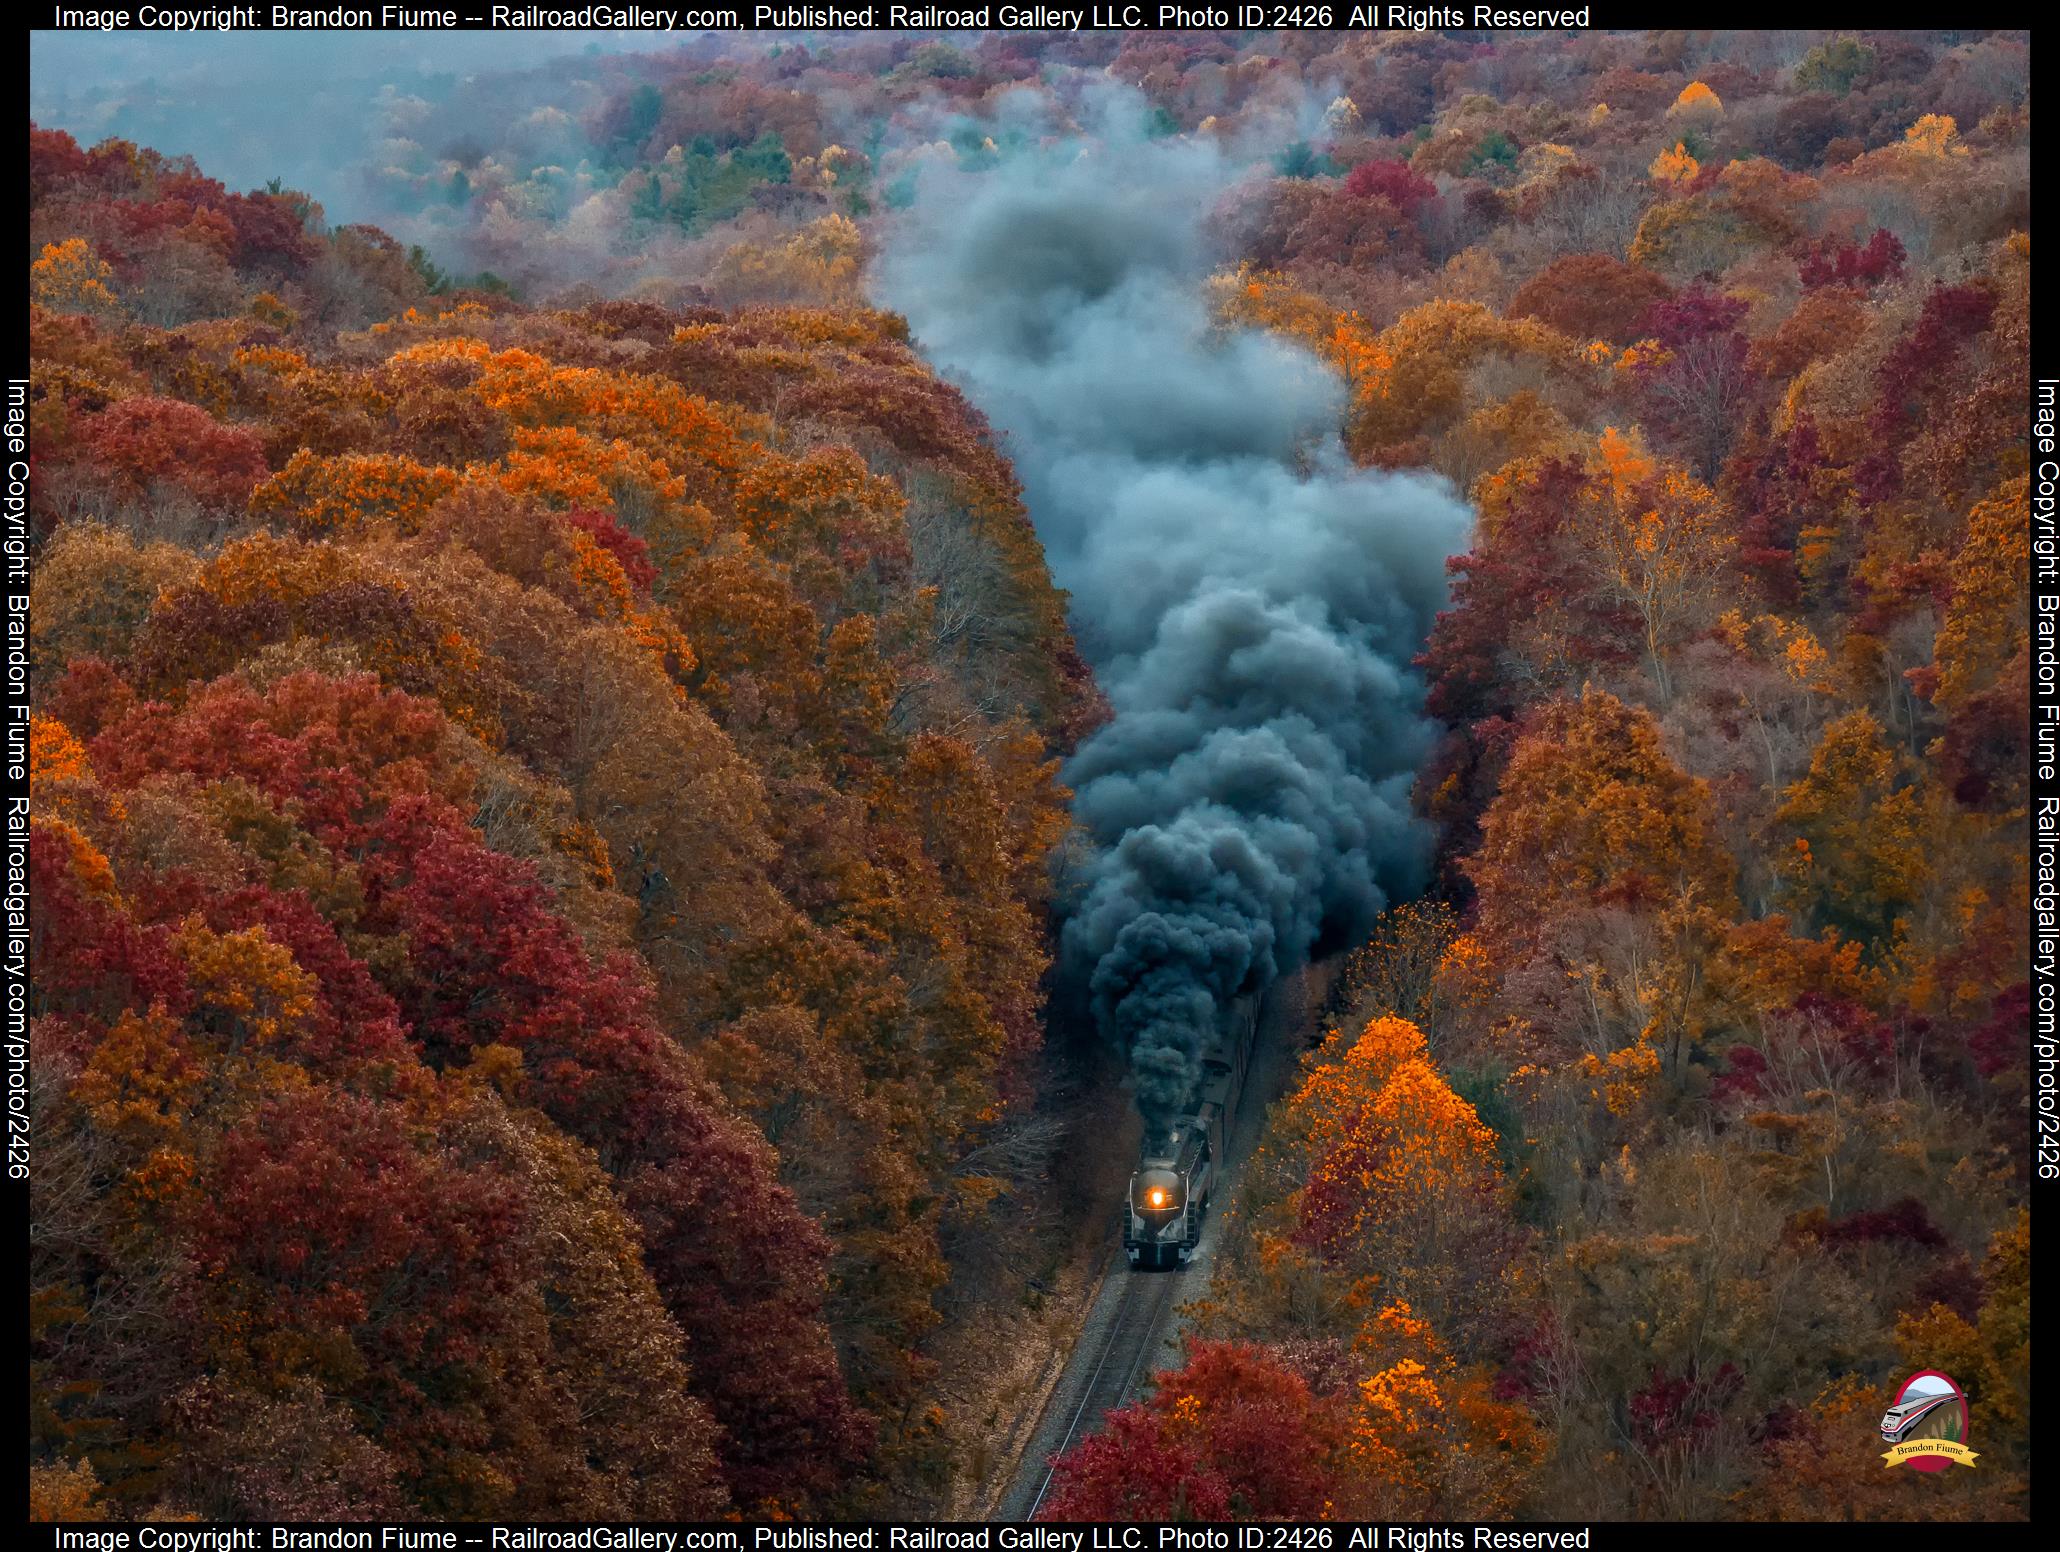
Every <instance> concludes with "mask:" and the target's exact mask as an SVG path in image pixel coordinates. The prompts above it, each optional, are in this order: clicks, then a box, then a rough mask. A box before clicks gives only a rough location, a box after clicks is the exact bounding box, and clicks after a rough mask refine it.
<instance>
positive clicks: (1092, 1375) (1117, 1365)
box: [1020, 1251, 1182, 1520]
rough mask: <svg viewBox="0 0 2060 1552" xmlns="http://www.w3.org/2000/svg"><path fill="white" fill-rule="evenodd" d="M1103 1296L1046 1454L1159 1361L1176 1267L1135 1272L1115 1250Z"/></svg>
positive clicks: (1121, 1398) (1028, 1510)
mask: <svg viewBox="0 0 2060 1552" xmlns="http://www.w3.org/2000/svg"><path fill="white" fill-rule="evenodd" d="M1104 1277H1105V1283H1104V1287H1103V1292H1102V1295H1101V1296H1098V1297H1097V1298H1096V1300H1095V1304H1096V1306H1097V1310H1096V1313H1097V1314H1098V1315H1101V1317H1102V1318H1101V1320H1100V1322H1099V1323H1100V1325H1101V1327H1102V1330H1101V1332H1100V1334H1099V1335H1098V1336H1097V1337H1095V1338H1094V1347H1093V1348H1092V1351H1093V1354H1094V1359H1093V1362H1092V1363H1091V1364H1088V1365H1087V1366H1086V1368H1085V1371H1084V1376H1083V1378H1082V1380H1081V1382H1080V1383H1079V1384H1078V1385H1077V1387H1076V1389H1075V1393H1072V1394H1059V1395H1054V1396H1053V1397H1052V1412H1051V1413H1050V1414H1048V1415H1056V1416H1059V1417H1063V1418H1064V1419H1065V1422H1064V1425H1063V1427H1062V1429H1060V1430H1057V1431H1056V1432H1055V1433H1054V1434H1053V1435H1052V1436H1051V1440H1052V1442H1050V1443H1048V1444H1045V1445H1044V1449H1045V1452H1046V1454H1047V1455H1063V1454H1065V1452H1066V1451H1067V1450H1069V1449H1071V1448H1072V1447H1073V1445H1074V1444H1075V1443H1076V1442H1078V1440H1079V1439H1080V1438H1081V1436H1082V1435H1084V1434H1089V1433H1092V1432H1094V1431H1095V1430H1096V1429H1097V1428H1099V1427H1100V1426H1101V1423H1102V1419H1103V1417H1104V1416H1105V1415H1106V1414H1108V1413H1110V1412H1113V1411H1115V1410H1116V1409H1117V1408H1118V1407H1121V1406H1124V1405H1127V1404H1128V1403H1129V1402H1130V1400H1131V1399H1132V1398H1133V1397H1134V1396H1135V1395H1136V1394H1137V1388H1138V1385H1139V1384H1140V1383H1141V1382H1142V1381H1143V1380H1144V1378H1145V1376H1146V1375H1147V1373H1148V1372H1149V1371H1150V1370H1151V1369H1152V1368H1153V1367H1154V1365H1155V1364H1156V1363H1157V1362H1159V1361H1160V1359H1161V1356H1162V1355H1161V1354H1160V1352H1159V1349H1160V1346H1161V1344H1162V1343H1163V1341H1164V1337H1165V1333H1166V1331H1167V1329H1168V1324H1169V1321H1170V1318H1171V1316H1172V1313H1173V1308H1174V1306H1175V1305H1176V1304H1177V1303H1179V1298H1180V1288H1181V1283H1182V1276H1181V1272H1180V1270H1178V1269H1168V1270H1166V1271H1162V1272H1133V1271H1132V1270H1131V1269H1130V1266H1129V1263H1128V1261H1127V1259H1126V1258H1125V1257H1124V1256H1123V1254H1122V1252H1121V1251H1118V1252H1117V1254H1116V1257H1115V1260H1114V1262H1113V1264H1112V1265H1111V1267H1110V1269H1109V1270H1108V1272H1106V1273H1105V1274H1104ZM1111 1284H1112V1285H1113V1288H1114V1294H1113V1299H1114V1306H1115V1307H1114V1308H1113V1309H1112V1310H1109V1311H1108V1312H1107V1313H1106V1314H1102V1311H1101V1310H1100V1308H1099V1307H1100V1306H1101V1305H1102V1303H1103V1300H1104V1298H1106V1297H1109V1295H1110V1286H1111ZM1051 1485H1052V1469H1051V1466H1050V1464H1049V1463H1048V1462H1047V1463H1046V1464H1044V1465H1043V1466H1042V1468H1041V1470H1040V1471H1039V1473H1038V1476H1037V1491H1036V1494H1035V1495H1034V1496H1033V1497H1032V1498H1031V1500H1030V1502H1029V1504H1028V1505H1027V1506H1026V1507H1024V1508H1023V1509H1022V1510H1021V1513H1020V1518H1022V1519H1026V1520H1028V1519H1033V1518H1035V1517H1036V1514H1037V1511H1038V1508H1039V1507H1040V1506H1041V1505H1042V1504H1043V1503H1044V1500H1045V1496H1046V1495H1047V1494H1048V1493H1049V1492H1050V1491H1051Z"/></svg>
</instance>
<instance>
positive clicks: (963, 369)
mask: <svg viewBox="0 0 2060 1552" xmlns="http://www.w3.org/2000/svg"><path fill="white" fill-rule="evenodd" d="M1229 177H1230V173H1229V171H1228V169H1227V166H1226V163H1225V161H1224V159H1223V158H1222V157H1221V156H1220V155H1219V153H1217V152H1216V151H1215V150H1214V149H1213V148H1210V147H1206V146H1198V145H1195V144H1192V143H1186V142H1180V143H1166V142H1150V141H1143V140H1132V141H1130V142H1128V143H1125V142H1124V141H1122V140H1121V139H1117V140H1113V141H1112V140H1110V139H1106V138H1104V139H1102V140H1100V141H1099V142H1097V143H1095V144H1093V145H1092V146H1090V147H1085V148H1083V146H1082V145H1081V144H1079V143H1078V142H1075V143H1072V144H1067V145H1064V146H1059V147H1047V148H1045V149H1044V150H1041V151H1039V152H1037V153H1034V154H1030V155H1026V156H1024V157H1021V158H1019V159H1016V160H1014V161H1011V162H1009V163H1007V164H1005V165H1004V166H1002V167H1001V168H1000V169H998V170H995V171H992V172H988V173H985V174H982V175H977V176H975V175H965V174H954V173H951V172H950V171H948V170H945V171H942V172H941V175H940V176H937V177H934V178H930V179H927V180H926V182H925V184H924V186H923V188H922V192H921V193H920V195H919V197H918V199H917V201H916V204H915V207H914V209H913V210H912V211H911V212H910V220H909V225H908V227H907V228H906V229H905V230H904V231H903V232H902V233H901V234H900V235H899V237H898V239H897V240H896V242H895V243H894V244H893V246H892V248H891V250H890V252H889V254H888V255H887V257H886V259H885V260H884V261H883V263H882V266H881V270H880V275H879V289H880V293H881V296H882V299H883V300H884V301H885V302H886V303H887V304H888V305H890V306H893V307H895V308H897V309H899V310H900V311H902V312H903V313H905V314H906V315H907V316H908V317H909V319H910V322H911V325H912V327H913V329H914V331H915V333H916V335H917V337H918V339H919V340H920V342H921V344H922V346H923V348H924V349H925V351H926V352H927V353H928V354H929V355H930V356H931V358H932V359H933V360H935V361H936V362H937V363H938V364H939V365H940V366H941V367H942V368H943V369H944V370H945V371H946V372H947V373H948V374H949V375H951V376H952V377H954V378H955V379H956V380H958V381H959V382H960V383H961V384H962V385H963V386H964V387H965V389H966V390H967V392H968V393H969V394H970V396H971V397H972V398H973V400H974V402H975V403H977V404H979V405H980V406H981V407H982V408H983V409H984V410H985V411H986V412H987V414H988V415H989V416H990V418H991V419H992V420H993V421H994V422H995V423H996V424H997V425H998V426H999V427H1001V428H1002V429H1003V431H1004V432H1005V433H1006V435H1007V437H1008V441H1009V447H1010V451H1011V452H1012V454H1013V456H1014V458H1015V461H1016V466H1017V468H1018V470H1019V472H1020V474H1021V476H1022V478H1023V481H1024V486H1025V490H1026V493H1027V496H1028V499H1029V504H1030V510H1031V512H1032V514H1033V516H1034V518H1035V520H1036V523H1037V527H1038V530H1039V533H1040V534H1041V536H1042V537H1043V539H1044V542H1045V546H1046V549H1047V552H1048V554H1049V556H1050V559H1051V564H1052V568H1053V571H1054V573H1055V575H1056V577H1057V580H1058V581H1059V583H1060V584H1061V585H1062V586H1064V587H1065V588H1067V589H1068V590H1069V591H1070V592H1071V594H1072V600H1073V603H1072V607H1073V614H1074V624H1075V628H1076V630H1077V632H1078V634H1079V637H1080V640H1081V643H1082V646H1083V648H1084V650H1085V651H1086V652H1087V653H1088V655H1089V657H1090V659H1091V660H1092V662H1093V663H1094V666H1095V669H1096V672H1097V674H1098V675H1099V677H1100V679H1101V682H1102V684H1103V686H1104V688H1105V690H1106V691H1107V693H1108V696H1109V699H1110V702H1111V704H1112V705H1113V707H1114V710H1115V716H1114V719H1113V720H1112V721H1111V722H1109V723H1108V725H1106V726H1105V727H1104V728H1102V729H1101V730H1100V731H1099V732H1098V733H1097V734H1095V736H1094V737H1093V738H1092V739H1090V740H1089V741H1088V742H1087V743H1086V744H1085V746H1084V747H1082V748H1081V750H1080V751H1079V753H1078V755H1077V756H1076V757H1075V758H1074V760H1073V761H1072V764H1071V766H1070V768H1069V770H1068V772H1067V777H1068V780H1069V781H1070V782H1071V784H1072V785H1073V787H1074V789H1075V791H1076V793H1077V798H1076V802H1075V814H1076V817H1077V819H1078V821H1079V823H1080V825H1081V826H1082V827H1083V828H1084V830H1085V831H1086V833H1087V835H1088V836H1089V837H1090V839H1091V840H1092V841H1093V843H1094V847H1095V851H1094V857H1093V860H1092V862H1091V863H1090V864H1089V865H1088V867H1087V870H1086V877H1085V878H1084V879H1083V880H1082V881H1081V885H1082V887H1081V889H1080V892H1079V895H1078V898H1077V900H1076V901H1075V902H1074V903H1073V905H1072V908H1071V911H1070V915H1069V919H1068V921H1067V923H1066V926H1065V931H1064V941H1063V957H1064V963H1065V966H1066V968H1067V970H1068V971H1069V972H1070V973H1071V974H1072V975H1073V976H1074V977H1075V978H1076V979H1077V981H1078V983H1079V984H1080V985H1082V986H1083V987H1084V989H1085V991H1086V992H1087V994H1088V995H1089V997H1090V998H1091V1000H1092V1005H1093V1009H1094V1012H1095V1016H1096V1018H1097V1020H1098V1021H1099V1023H1100V1024H1101V1026H1102V1028H1103V1029H1104V1030H1105V1031H1106V1032H1107V1033H1108V1034H1109V1035H1110V1036H1111V1037H1112V1038H1115V1039H1117V1040H1119V1041H1120V1042H1122V1044H1123V1045H1125V1046H1126V1047H1127V1048H1128V1050H1129V1052H1130V1058H1131V1064H1132V1068H1133V1071H1134V1073H1135V1076H1136V1082H1137V1091H1138V1101H1139V1105H1140V1107H1141V1108H1142V1109H1143V1110H1144V1112H1145V1115H1146V1117H1147V1119H1148V1120H1151V1121H1153V1122H1154V1123H1158V1122H1163V1121H1164V1120H1165V1119H1166V1118H1168V1117H1169V1116H1171V1115H1174V1114H1177V1113H1178V1112H1179V1109H1180V1107H1182V1106H1183V1105H1184V1104H1186V1103H1187V1102H1188V1101H1189V1100H1190V1098H1191V1097H1192V1093H1193V1090H1194V1086H1195V1082H1196V1079H1197V1077H1198V1075H1199V1070H1200V1059H1201V1055H1202V1053H1203V1052H1204V1051H1205V1050H1206V1048H1207V1046H1208V1044H1209V1042H1210V1040H1211V1038H1212V1032H1213V1030H1214V1029H1215V1027H1216V1023H1217V1020H1218V1018H1219V1015H1220V1012H1221V1010H1222V1009H1224V1008H1225V1007H1226V1006H1227V1005H1228V1004H1229V1003H1230V1002H1231V1001H1232V1000H1233V999H1235V998H1236V997H1238V996H1239V995H1240V994H1243V993H1248V992H1261V991H1263V990H1264V989H1265V988H1266V986H1267V985H1269V984H1270V983H1271V982H1272V981H1273V980H1274V979H1275V978H1276V977H1277V976H1280V975H1282V974H1284V973H1286V972H1289V971H1291V970H1293V969H1295V968H1296V967H1298V966H1299V965H1300V964H1302V963H1303V962H1305V961H1306V959H1307V957H1308V955H1309V953H1310V950H1311V948H1312V946H1313V945H1314V944H1315V943H1316V941H1317V939H1318V935H1319V933H1320V932H1321V931H1322V930H1323V929H1324V928H1325V927H1326V926H1328V927H1331V928H1333V929H1344V930H1349V929H1352V928H1356V927H1359V926H1362V925H1364V924H1365V923H1367V922H1368V921H1369V920H1370V919H1371V918H1372V917H1373V915H1374V914H1375V913H1377V912H1378V911H1380V910H1381V909H1382V908H1383V907H1384V906H1385V905H1386V904H1387V902H1388V900H1389V899H1390V898H1391V897H1394V896H1396V895H1398V894H1403V893H1407V892H1411V891H1413V890H1415V889H1416V888H1418V887H1420V885H1421V882H1422V876H1423V868H1424V863H1425V857H1426V852H1427V846H1426V836H1425V834H1424V832H1423V830H1422V828H1421V826H1420V825H1419V824H1418V823H1417V822H1416V821H1415V820H1414V819H1413V818H1412V817H1411V814H1410V810H1409V787H1410V783H1411V779H1412V774H1413V772H1414V770H1415V768H1416V766H1417V764H1418V762H1419V760H1420V758H1421V756H1422V754H1423V753H1424V750H1425V746H1426V739H1427V727H1426V724H1425V723H1424V722H1423V720H1422V719H1421V717H1420V715H1419V710H1418V707H1419V701H1420V689H1419V685H1418V683H1417V681H1416V679H1415V677H1414V675H1413V674H1412V672H1411V670H1410V668H1409V666H1408V665H1409V660H1410V658H1411V656H1412V655H1413V654H1414V653H1415V652H1416V650H1417V649H1418V646H1419V644H1420V643H1421V642H1422V640H1423V637H1424V634H1425V632H1426V631H1427V629H1428V628H1429V626H1430V623H1431V620H1432V617H1433V615H1434V613H1435V611H1436V610H1437V609H1438V608H1439V607H1440V606H1441V605H1442V604H1443V602H1444V601H1445V597H1446V592H1445V577H1444V560H1445V557H1446V556H1447V555H1448V554H1450V553H1451V552H1453V551H1454V550H1455V549H1457V548H1459V547H1460V546H1461V543H1462V541H1463V539H1464V537H1465V535H1466V532H1467V529H1468V525H1469V522H1470V516H1469V513H1468V512H1467V510H1466V508H1465V507H1464V505H1463V504H1462V503H1461V502H1460V501H1459V500H1458V499H1457V498H1456V497H1455V495H1454V493H1453V491H1452V489H1451V487H1450V486H1449V485H1448V484H1446V483H1445V482H1444V481H1443V480H1441V479H1438V478H1435V477H1432V476H1427V475H1425V476H1419V475H1392V474H1379V473H1370V472H1366V471H1362V470H1358V469H1355V468H1353V467H1352V466H1351V465H1350V464H1349V463H1348V461H1347V460H1346V458H1345V456H1344V453H1343V451H1342V449H1341V448H1340V447H1339V445H1338V442H1337V438H1336V435H1335V429H1334V428H1335V427H1336V426H1337V424H1338V420H1339V413H1340V410H1341V408H1342V401H1343V388H1342V385H1341V384H1340V383H1339V381H1338V380H1337V378H1336V377H1335V376H1334V375H1333V374H1332V373H1331V372H1329V371H1328V370H1327V369H1326V368H1325V367H1324V366H1323V365H1321V364H1320V363H1319V362H1318V361H1317V360H1316V359H1315V358H1313V357H1312V356H1310V355H1309V354H1308V353H1307V352H1305V351H1303V350H1301V349H1298V348H1296V347H1294V346H1292V345H1290V344H1288V343H1286V342H1284V341H1282V340H1280V339H1278V338H1276V337H1273V336H1271V335H1268V334H1264V333H1260V332H1255V331H1248V330H1234V331H1227V332H1226V331H1223V330H1220V329H1218V328H1216V327H1214V326H1213V324H1212V320H1211V318H1210V316H1209V313H1208V310H1207V305H1206V300H1205V297H1204V294H1203V285H1202V283H1203V281H1204V279H1205V278H1206V276H1207V274H1208V273H1209V270H1210V267H1211V264H1210V256H1209V255H1208V254H1207V253H1206V251H1205V248H1204V244H1203V241H1202V237H1201V217H1202V215H1203V213H1204V212H1205V211H1206V210H1207V209H1208V208H1209V207H1210V205H1211V204H1212V203H1213V202H1214V201H1215V199H1216V198H1217V197H1218V196H1219V195H1220V194H1221V192H1222V190H1223V187H1224V186H1225V184H1226V183H1227V181H1228V179H1229Z"/></svg>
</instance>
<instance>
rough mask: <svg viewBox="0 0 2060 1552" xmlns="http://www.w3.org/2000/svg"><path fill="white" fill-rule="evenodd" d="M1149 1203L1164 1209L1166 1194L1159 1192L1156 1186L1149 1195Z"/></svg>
mask: <svg viewBox="0 0 2060 1552" xmlns="http://www.w3.org/2000/svg"><path fill="white" fill-rule="evenodd" d="M1151 1203H1152V1206H1154V1207H1164V1206H1165V1205H1166V1193H1165V1192H1164V1191H1161V1190H1159V1189H1158V1188H1157V1187H1156V1186H1155V1187H1153V1188H1152V1194H1151Z"/></svg>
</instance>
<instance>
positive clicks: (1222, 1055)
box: [1123, 997, 1259, 1267]
mask: <svg viewBox="0 0 2060 1552" xmlns="http://www.w3.org/2000/svg"><path fill="white" fill-rule="evenodd" d="M1258 1030H1259V999H1258V998H1257V997H1241V998H1239V999H1238V1000H1237V1001H1236V1002H1235V1003H1233V1004H1232V1005H1231V1006H1230V1008H1229V1009H1228V1010H1227V1011H1226V1013H1225V1014H1224V1017H1223V1019H1222V1021H1221V1028H1220V1029H1219V1030H1218V1032H1217V1037H1216V1042H1215V1044H1214V1045H1212V1046H1210V1048H1209V1050H1208V1053H1207V1054H1206V1055H1205V1056H1204V1057H1203V1058H1202V1081H1201V1083H1200V1085H1199V1086H1198V1087H1197V1089H1196V1092H1195V1097H1194V1102H1193V1103H1192V1104H1191V1105H1190V1106H1189V1107H1188V1109H1187V1111H1186V1113H1185V1114H1183V1115H1181V1116H1179V1117H1178V1118H1177V1119H1175V1120H1174V1121H1173V1123H1172V1124H1171V1125H1170V1126H1168V1127H1166V1128H1165V1129H1164V1130H1162V1131H1160V1132H1159V1133H1158V1134H1157V1135H1156V1136H1154V1135H1152V1134H1150V1133H1149V1132H1148V1133H1147V1134H1146V1137H1145V1140H1144V1151H1143V1156H1142V1157H1141V1158H1139V1160H1138V1162H1137V1169H1136V1170H1135V1171H1134V1172H1133V1173H1132V1174H1131V1176H1130V1198H1129V1200H1128V1202H1126V1203H1125V1204H1124V1210H1123V1249H1124V1251H1125V1252H1126V1253H1127V1254H1128V1255H1129V1257H1130V1264H1131V1265H1132V1266H1133V1267H1165V1266H1184V1265H1185V1264H1186V1263H1187V1258H1188V1257H1189V1256H1191V1255H1193V1254H1194V1248H1195V1246H1196V1245H1197V1244H1199V1243H1200V1242H1201V1237H1202V1218H1203V1216H1204V1215H1205V1214H1206V1213H1207V1212H1208V1210H1209V1197H1210V1193H1211V1192H1212V1190H1213V1189H1214V1187H1215V1185H1216V1179H1217V1174H1218V1171H1219V1170H1220V1168H1221V1166H1222V1161H1223V1159H1224V1156H1225V1150H1226V1149H1227V1148H1228V1147H1229V1145H1230V1129H1231V1126H1232V1124H1233V1123H1234V1122H1235V1121H1236V1119H1237V1106H1238V1100H1239V1099H1240V1098H1241V1097H1242V1095H1243V1094H1244V1088H1245V1074H1246V1072H1247V1070H1248V1069H1249V1068H1250V1067H1251V1064H1252V1047H1253V1045H1254V1043H1255V1042H1256V1040H1257V1038H1258Z"/></svg>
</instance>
